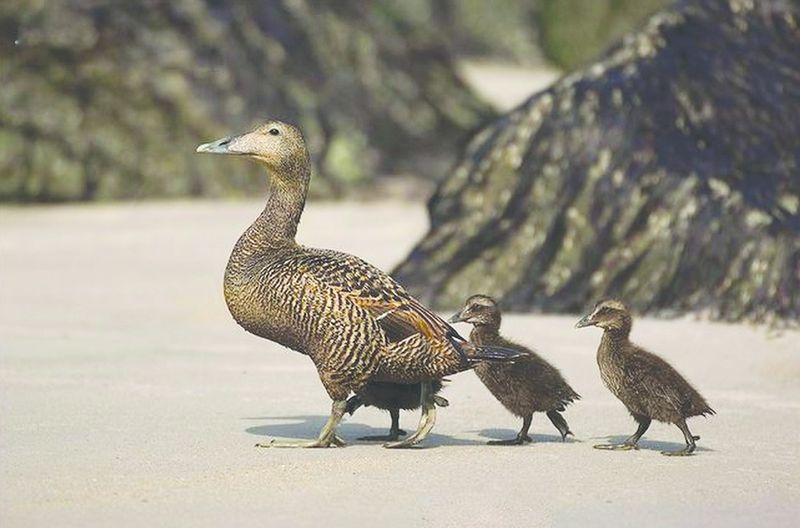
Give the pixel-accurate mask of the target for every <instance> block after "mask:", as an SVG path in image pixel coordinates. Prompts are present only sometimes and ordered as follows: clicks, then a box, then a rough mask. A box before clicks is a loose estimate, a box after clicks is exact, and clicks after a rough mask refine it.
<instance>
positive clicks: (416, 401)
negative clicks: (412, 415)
mask: <svg viewBox="0 0 800 528" xmlns="http://www.w3.org/2000/svg"><path fill="white" fill-rule="evenodd" d="M442 387H443V383H442V380H434V381H432V382H431V388H430V395H431V397H433V399H434V401H435V402H436V404H438V405H439V406H440V407H445V406H447V405H448V402H447V400H445V399H444V398H442V397H441V396H438V393H439V391H441V390H442ZM421 388H422V387H421V386H420V384H419V383H410V384H408V383H388V382H383V381H371V382H369V383H367V385H366V386H365V387H364V388H363V389H361V391H359V392H358V394H356V395H355V396H351V397H350V398H349V399H348V400H347V412H348V413H349V414H351V415H352V414H353V413H354V412H356V410H357V409H358V408H359V407H361V406H364V407H377V408H378V409H382V410H384V411H389V416H390V417H391V425H390V426H389V433H388V434H386V435H376V436H362V437H361V438H359V440H381V441H392V440H397V439H398V438H399V437H400V436H403V435H405V434H406V432H405V431H403V430H402V429H400V410H401V409H403V410H406V411H411V410H414V409H419V407H420V405H421V402H420V391H421Z"/></svg>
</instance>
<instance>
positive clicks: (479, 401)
mask: <svg viewBox="0 0 800 528" xmlns="http://www.w3.org/2000/svg"><path fill="white" fill-rule="evenodd" d="M260 207H261V204H260V203H257V202H247V203H214V202H186V203H151V204H146V205H91V206H80V207H72V206H59V207H50V208H45V207H29V208H9V207H6V208H4V209H3V210H2V211H0V284H1V285H2V295H1V296H0V526H3V527H4V528H11V527H18V526H45V525H50V526H60V527H65V526H81V527H90V526H98V527H99V526H104V527H107V526H114V527H118V528H119V527H126V526H131V527H133V526H137V527H138V526H192V527H204V526H233V525H251V526H319V525H327V526H352V527H360V526H381V527H392V526H437V527H449V526H526V527H530V526H566V527H572V526H575V527H578V526H614V527H626V526H643V525H647V526H676V525H681V526H684V527H685V526H754V525H757V526H794V525H795V522H796V520H797V517H798V516H799V515H800V461H799V458H800V457H799V456H798V455H800V447H798V446H799V444H798V438H799V437H800V355H799V354H798V353H799V352H800V345H799V343H800V333H798V332H785V333H783V334H780V335H773V334H772V333H770V332H769V331H768V330H767V329H765V328H763V327H752V326H747V325H727V324H717V323H709V322H702V321H695V320H693V319H692V318H683V319H679V320H668V321H667V320H654V319H639V320H637V321H636V322H635V324H634V330H633V336H632V337H633V339H634V340H635V341H637V342H638V343H640V344H642V345H645V346H647V347H649V348H650V349H651V350H652V351H654V352H657V353H659V354H661V355H662V356H663V357H665V358H667V359H669V360H670V361H672V362H673V364H674V365H675V366H676V367H677V368H678V369H679V370H680V371H681V372H683V373H684V374H685V375H686V376H687V377H688V378H689V379H690V380H691V381H693V382H694V383H695V384H696V385H697V386H698V387H699V388H700V390H701V391H702V392H703V394H704V395H705V396H706V397H707V398H708V400H709V402H710V403H711V405H712V406H713V407H714V408H715V409H716V410H717V412H718V415H717V416H716V417H712V418H710V419H694V420H692V421H691V422H690V427H692V430H693V432H694V433H695V434H697V435H700V436H701V437H702V439H701V440H700V442H699V448H698V451H697V454H696V456H692V457H686V458H677V459H676V458H668V457H663V456H661V455H660V454H659V450H662V449H673V448H679V447H680V446H681V445H682V438H681V435H680V432H679V431H678V430H677V428H674V427H671V426H667V425H663V424H654V425H653V427H652V428H651V429H650V431H649V432H648V433H647V435H646V436H645V437H644V439H643V441H642V443H641V449H640V450H638V451H633V452H605V451H598V450H595V449H592V447H591V446H592V444H593V443H596V442H600V441H604V440H607V439H608V438H611V439H622V438H623V437H625V436H627V435H629V434H630V433H632V432H633V430H634V429H635V427H634V424H633V422H632V420H631V419H630V418H629V416H628V415H627V413H626V412H625V410H624V408H623V407H622V405H621V404H620V403H619V402H618V401H616V400H615V399H614V398H613V396H612V395H611V394H610V393H609V392H608V391H607V390H606V389H605V388H604V387H603V386H602V384H601V381H600V378H599V374H598V371H597V365H596V363H595V358H594V355H595V350H596V348H597V344H598V342H599V339H600V331H599V330H597V329H584V330H575V329H573V324H574V322H575V320H576V316H575V315H563V316H551V315H547V316H544V315H514V314H510V315H508V316H507V317H506V318H505V319H504V326H503V331H504V332H505V333H506V334H507V335H508V336H509V337H512V338H514V339H516V340H518V341H520V342H523V343H526V344H528V345H531V346H533V347H535V348H536V349H537V350H538V351H540V352H541V354H542V355H543V356H545V357H546V358H548V359H549V360H551V361H552V362H553V363H554V364H555V365H557V366H558V367H559V368H560V369H561V370H562V372H563V373H564V375H565V376H566V378H567V379H568V380H569V382H570V383H571V384H572V385H573V386H574V387H575V389H576V390H577V391H578V392H580V393H581V394H582V396H583V399H582V400H581V401H580V402H578V403H577V404H576V405H574V406H572V407H570V408H569V409H568V411H567V412H566V414H565V416H566V418H567V420H568V421H569V424H570V426H571V428H572V430H573V431H574V432H575V435H576V436H575V439H574V440H572V441H569V442H567V443H561V442H560V441H557V440H558V437H557V433H556V431H555V429H554V428H553V427H552V426H551V425H550V424H549V423H548V422H547V421H546V419H545V418H544V417H543V416H537V417H535V418H534V425H533V429H532V432H533V434H534V439H535V443H533V444H531V445H528V446H524V447H495V446H486V445H484V444H485V442H486V441H487V440H490V439H495V438H503V437H507V436H511V435H513V434H514V432H515V431H516V429H517V428H518V426H519V422H518V420H517V419H516V418H514V417H513V416H511V415H510V414H509V413H508V412H506V411H505V410H504V409H503V408H502V407H501V406H500V404H499V403H497V402H496V401H494V399H493V398H492V397H491V395H490V394H489V393H488V392H487V391H486V390H485V389H484V388H483V386H482V385H481V384H480V382H479V381H478V380H477V378H476V377H475V376H474V374H472V373H469V372H467V373H462V374H459V375H456V376H453V377H452V383H451V384H450V385H449V386H448V387H447V388H446V389H445V391H444V393H443V394H444V396H445V397H447V398H448V399H449V400H450V402H451V405H450V407H448V408H445V409H440V411H439V414H438V421H437V425H436V428H435V430H434V434H433V435H432V436H431V437H430V438H429V439H428V441H426V442H425V445H424V447H425V448H423V449H415V450H405V451H390V450H386V449H383V448H382V447H380V446H379V445H369V444H366V443H360V442H357V441H355V438H356V437H358V436H360V435H364V434H376V433H380V432H382V431H383V430H384V429H385V428H386V426H387V425H388V416H387V415H385V414H383V413H381V412H379V411H376V410H374V409H362V410H361V411H359V412H358V413H356V415H355V416H353V417H351V418H348V419H347V420H346V422H345V423H344V425H343V426H342V427H341V429H340V431H341V435H342V436H343V437H344V438H345V439H346V440H349V441H350V442H351V443H350V445H349V446H348V447H346V448H343V449H342V448H339V449H327V450H290V449H284V450H278V449H257V448H255V447H253V446H254V444H255V443H256V442H259V441H264V440H265V439H267V438H268V437H274V436H277V437H285V438H306V437H312V436H314V435H315V434H316V433H317V430H318V428H319V427H320V426H321V425H322V423H323V421H324V420H325V417H326V414H327V412H328V410H329V407H330V403H329V400H328V398H327V396H326V394H325V392H324V390H323V389H322V386H321V384H320V382H319V380H318V378H317V375H316V372H315V370H314V368H313V365H312V364H311V362H310V361H309V360H308V359H307V358H305V357H303V356H300V355H298V354H296V353H292V352H290V351H288V350H285V349H283V348H282V347H280V346H278V345H276V344H273V343H269V342H266V341H264V340H262V339H259V338H256V337H254V336H251V335H249V334H247V333H245V332H244V331H243V330H241V329H240V328H239V327H238V326H237V325H236V324H235V323H234V322H233V320H232V319H231V318H230V316H229V315H228V312H227V309H226V307H225V305H224V301H223V299H222V292H221V280H222V272H223V269H224V266H225V263H226V260H227V256H228V254H229V251H230V248H231V246H232V245H233V243H234V242H235V240H236V238H237V237H238V235H239V233H240V232H241V231H242V230H243V229H244V228H245V227H246V226H247V224H248V223H249V222H250V220H251V219H252V218H253V217H255V215H256V214H257V213H258V211H259V210H260ZM426 222H427V218H426V215H425V211H424V209H423V207H422V206H419V205H413V204H405V203H370V204H355V203H349V204H348V203H343V204H317V203H312V204H311V205H310V206H309V207H308V209H307V213H306V215H305V216H304V218H303V222H302V224H301V232H300V235H299V238H300V240H301V241H302V242H304V243H306V244H308V245H314V246H321V247H330V248H336V249H340V250H344V251H348V252H352V253H355V254H357V255H360V256H362V257H364V258H365V259H367V260H369V261H371V262H372V263H374V264H376V265H378V266H380V267H382V268H384V269H390V268H391V267H392V265H393V264H394V263H396V262H397V261H399V260H400V259H401V258H402V257H403V256H404V254H405V253H406V252H407V251H408V249H409V248H410V247H411V245H412V243H413V242H414V241H415V240H416V239H417V238H418V237H419V235H421V234H422V233H423V232H424V230H425V229H426ZM459 329H460V330H462V331H463V333H466V332H468V328H467V327H464V326H460V327H459ZM401 420H402V425H403V427H404V428H405V429H407V430H412V429H413V428H414V427H415V426H416V422H417V420H418V415H417V414H416V413H405V414H403V416H402V418H401Z"/></svg>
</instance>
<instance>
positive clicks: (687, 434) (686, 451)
mask: <svg viewBox="0 0 800 528" xmlns="http://www.w3.org/2000/svg"><path fill="white" fill-rule="evenodd" d="M675 425H677V426H678V429H680V430H681V432H682V433H683V438H684V439H685V440H686V447H684V448H683V449H679V450H678V451H662V452H661V454H662V455H666V456H688V455H691V454H692V453H694V450H695V448H696V447H697V444H695V443H694V442H695V440H700V437H699V436H694V435H692V432H691V431H689V426H688V425H686V420H685V419H683V418H681V420H680V421H679V422H676V423H675Z"/></svg>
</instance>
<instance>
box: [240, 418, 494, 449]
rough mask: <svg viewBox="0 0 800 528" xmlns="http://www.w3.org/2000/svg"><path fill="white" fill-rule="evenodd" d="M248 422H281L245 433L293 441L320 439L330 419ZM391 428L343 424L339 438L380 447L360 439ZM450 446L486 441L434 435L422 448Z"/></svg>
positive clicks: (411, 425)
mask: <svg viewBox="0 0 800 528" xmlns="http://www.w3.org/2000/svg"><path fill="white" fill-rule="evenodd" d="M244 420H254V421H264V422H278V423H267V424H264V425H256V426H253V427H248V428H246V429H245V432H247V433H250V434H252V435H256V436H262V437H270V438H277V439H281V438H283V439H289V440H310V439H313V438H316V436H317V434H318V433H319V431H320V429H322V426H323V425H325V422H326V421H327V420H328V417H327V416H322V415H304V416H260V417H248V418H244ZM416 425H417V424H416V421H412V420H409V421H408V423H407V424H406V425H403V426H402V427H403V428H404V429H405V430H406V431H407V432H408V434H411V433H412V432H413V431H414V429H415V428H416ZM388 426H389V424H388V418H387V424H386V427H372V426H369V425H364V424H360V423H350V422H342V423H341V424H340V425H339V428H338V430H337V432H338V435H339V436H340V437H341V438H342V439H343V440H344V441H345V442H347V443H348V444H361V445H371V444H377V445H380V444H381V442H367V441H360V440H357V438H359V437H361V436H372V435H385V434H386V433H387V431H388V429H389V427H388ZM446 445H447V446H475V445H484V442H481V441H478V440H468V439H464V438H456V437H453V436H449V435H443V434H436V433H431V434H430V436H428V438H427V439H426V440H425V441H424V442H423V443H422V445H420V446H419V447H420V448H423V447H424V448H433V447H439V446H446Z"/></svg>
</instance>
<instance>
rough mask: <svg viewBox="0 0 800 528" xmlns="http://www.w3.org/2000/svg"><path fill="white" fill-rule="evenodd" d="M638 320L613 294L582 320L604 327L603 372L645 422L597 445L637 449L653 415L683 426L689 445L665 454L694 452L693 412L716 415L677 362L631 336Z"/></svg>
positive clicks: (599, 351) (635, 415) (616, 392)
mask: <svg viewBox="0 0 800 528" xmlns="http://www.w3.org/2000/svg"><path fill="white" fill-rule="evenodd" d="M632 325H633V319H632V318H631V314H630V312H629V311H628V308H627V307H626V306H625V304H623V303H622V302H621V301H618V300H615V299H610V300H606V301H601V302H599V303H597V304H596V305H595V307H594V310H592V313H591V314H589V315H587V316H586V317H584V318H583V319H581V320H580V321H578V323H577V324H576V325H575V326H576V328H583V327H584V326H599V327H600V328H602V329H603V330H604V331H603V338H602V339H601V340H600V347H599V348H598V349H597V364H598V365H599V366H600V377H601V378H602V379H603V383H604V384H605V386H606V387H608V390H610V391H611V392H612V393H613V394H614V396H616V397H617V398H618V399H619V400H620V401H621V402H622V403H623V404H624V405H625V407H627V408H628V411H629V412H630V413H631V415H632V416H633V419H634V420H636V422H637V423H638V424H639V427H638V428H637V429H636V432H635V433H634V434H633V435H632V436H631V437H630V438H628V439H627V440H625V441H624V442H623V443H621V444H599V445H596V446H594V447H596V448H597V449H615V450H627V449H635V448H636V444H637V442H638V441H639V439H640V438H641V437H642V435H643V434H644V433H645V431H647V428H648V427H650V422H651V421H652V420H658V421H659V422H666V423H672V424H675V425H677V426H678V428H679V429H680V430H681V432H682V433H683V437H684V439H685V440H686V447H685V448H683V449H681V450H678V451H663V452H662V454H664V455H673V456H674V455H677V456H680V455H690V454H692V452H694V450H695V441H696V440H700V437H699V436H693V435H692V433H691V432H690V431H689V426H688V425H686V419H687V418H689V417H692V416H705V415H707V414H715V413H714V409H712V408H711V407H709V405H708V403H706V400H705V399H704V398H703V397H702V396H700V393H698V392H697V391H696V390H695V389H694V387H692V386H691V385H690V384H689V382H688V381H686V380H685V379H684V378H683V376H681V375H680V374H678V371H676V370H675V369H674V368H672V366H671V365H670V364H669V363H667V362H666V361H664V360H663V359H661V358H660V357H658V356H656V355H655V354H651V353H650V352H648V351H646V350H644V349H643V348H641V347H639V346H637V345H635V344H633V343H631V342H630V340H629V339H628V336H629V335H630V333H631V326H632Z"/></svg>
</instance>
